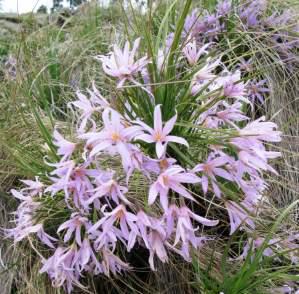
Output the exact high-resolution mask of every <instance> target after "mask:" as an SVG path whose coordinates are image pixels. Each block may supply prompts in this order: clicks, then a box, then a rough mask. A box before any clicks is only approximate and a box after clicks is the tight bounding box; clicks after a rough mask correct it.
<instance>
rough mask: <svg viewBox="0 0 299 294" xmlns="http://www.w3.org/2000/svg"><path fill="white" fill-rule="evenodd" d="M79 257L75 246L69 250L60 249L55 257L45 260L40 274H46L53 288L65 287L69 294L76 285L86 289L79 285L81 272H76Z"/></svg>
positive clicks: (55, 253)
mask: <svg viewBox="0 0 299 294" xmlns="http://www.w3.org/2000/svg"><path fill="white" fill-rule="evenodd" d="M77 256H78V252H77V249H76V248H75V247H73V246H72V247H69V248H63V247H58V248H57V249H56V251H55V252H54V255H52V256H51V257H49V258H48V259H47V260H45V259H44V260H43V266H42V268H41V269H40V273H45V272H46V273H47V274H48V275H49V277H50V279H51V280H52V285H53V287H55V288H59V287H61V286H65V288H66V290H67V292H68V293H69V294H70V293H71V292H72V290H73V286H74V285H76V286H78V287H81V288H84V286H83V285H81V284H80V283H79V278H80V272H79V271H77V270H76V266H77V264H76V263H77V260H78V257H77Z"/></svg>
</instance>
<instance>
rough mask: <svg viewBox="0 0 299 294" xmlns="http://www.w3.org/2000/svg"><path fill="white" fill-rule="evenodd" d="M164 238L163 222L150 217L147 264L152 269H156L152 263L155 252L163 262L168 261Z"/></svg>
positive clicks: (165, 236)
mask: <svg viewBox="0 0 299 294" xmlns="http://www.w3.org/2000/svg"><path fill="white" fill-rule="evenodd" d="M166 238H167V235H166V231H165V229H164V225H163V223H162V222H161V221H160V220H158V219H155V218H151V227H150V232H149V234H148V238H147V241H148V245H149V248H148V249H149V252H150V256H149V264H150V267H151V269H152V270H153V271H155V270H156V268H155V265H154V256H155V254H156V255H157V257H158V258H159V259H160V260H161V261H162V262H163V263H165V262H167V261H168V255H167V251H166V248H165V242H166Z"/></svg>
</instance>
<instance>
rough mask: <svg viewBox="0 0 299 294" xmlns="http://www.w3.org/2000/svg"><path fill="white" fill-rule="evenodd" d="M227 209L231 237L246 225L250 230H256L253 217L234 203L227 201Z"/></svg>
mask: <svg viewBox="0 0 299 294" xmlns="http://www.w3.org/2000/svg"><path fill="white" fill-rule="evenodd" d="M225 207H226V209H227V212H228V215H229V220H230V227H231V229H230V235H232V234H233V233H234V232H235V231H236V230H237V229H239V228H241V227H243V228H244V226H245V225H246V226H247V227H248V228H249V229H254V228H255V225H254V222H253V220H252V219H251V217H250V216H249V215H248V213H247V212H246V211H245V209H244V208H242V207H241V206H240V205H238V204H237V203H236V202H234V201H226V202H225Z"/></svg>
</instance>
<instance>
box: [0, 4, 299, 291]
mask: <svg viewBox="0 0 299 294" xmlns="http://www.w3.org/2000/svg"><path fill="white" fill-rule="evenodd" d="M53 2H54V3H53V8H52V10H51V14H47V13H46V7H40V8H39V9H38V11H37V13H29V14H24V15H12V14H0V64H1V66H0V89H1V91H0V224H1V227H7V226H9V219H10V215H9V214H10V212H12V211H13V210H14V209H15V207H16V202H15V201H14V199H12V197H11V196H10V194H9V190H10V189H11V188H12V187H16V186H18V185H19V183H18V179H21V178H28V177H33V176H34V175H36V174H39V173H40V171H44V170H46V169H47V166H46V165H45V164H44V161H43V149H44V148H45V143H48V144H49V145H51V133H52V131H53V128H54V126H55V125H59V126H60V128H62V129H64V130H65V131H66V132H70V130H71V126H72V123H73V122H72V121H71V116H70V113H69V109H68V108H67V103H68V102H69V101H71V100H73V99H74V92H75V91H76V90H77V89H86V88H88V87H89V86H90V81H92V80H95V81H96V82H97V86H98V87H99V89H100V90H101V91H102V92H103V93H104V94H107V95H110V93H109V91H108V90H109V89H107V87H106V86H105V81H104V78H103V76H102V73H101V68H100V65H99V64H98V63H95V62H94V60H93V56H95V55H97V54H99V53H100V52H107V51H108V49H109V46H110V44H112V43H114V42H119V41H120V40H123V39H124V37H123V36H122V35H123V34H126V31H127V30H128V25H130V30H133V31H134V32H135V33H137V34H138V31H139V29H140V30H143V29H144V28H138V27H137V26H136V24H140V23H141V22H140V20H142V19H143V18H144V15H143V14H142V13H141V11H142V7H143V6H144V5H145V4H146V3H144V2H138V3H137V4H138V5H137V6H135V8H133V7H132V6H130V5H129V3H126V4H127V5H122V4H123V3H122V1H111V5H109V6H107V7H105V8H104V7H101V6H100V5H99V4H98V3H97V2H96V1H90V2H86V1H83V0H77V1H75V0H73V1H72V0H70V1H69V2H70V3H69V4H70V8H67V9H64V8H62V7H61V1H60V0H56V1H53ZM83 2H86V3H83ZM170 2H171V1H167V0H161V1H156V8H155V11H154V12H151V13H153V14H154V15H155V18H154V19H153V27H154V29H155V28H156V29H157V28H159V25H160V24H161V22H162V21H163V16H164V14H165V11H166V10H167V8H168V7H169V5H170ZM194 2H197V1H194ZM199 2H200V5H202V7H204V8H207V9H212V8H213V5H214V6H215V3H216V1H199ZM199 2H198V3H199ZM198 3H196V4H198ZM271 5H273V6H274V7H276V8H277V7H278V8H277V9H281V8H282V7H286V8H292V9H295V10H296V11H298V3H297V1H293V0H288V1H280V0H276V1H275V0H273V1H271ZM124 7H126V8H124ZM125 9H126V10H125ZM136 19H137V23H136V22H135V21H136ZM294 21H297V22H298V19H296V20H294ZM169 22H171V20H170V19H169ZM148 24H149V23H148V20H147V21H146V22H144V26H145V29H146V25H148ZM240 37H241V38H242V44H243V46H246V48H248V49H249V50H250V52H251V53H252V54H254V52H262V53H263V54H262V55H261V58H259V59H258V60H256V61H255V62H256V66H257V68H258V70H259V74H260V73H261V72H262V75H263V77H265V78H266V79H267V80H268V81H269V84H270V88H271V92H270V95H269V97H267V99H266V103H265V107H264V108H257V109H256V114H264V113H265V114H266V115H267V117H268V118H270V119H271V120H273V121H274V122H276V123H277V124H278V125H279V127H280V129H281V130H282V131H283V133H284V140H283V142H282V143H281V144H280V146H279V148H280V149H281V151H283V158H282V159H281V160H280V162H278V163H277V166H276V168H277V170H278V171H279V176H277V177H272V178H269V182H270V183H271V187H270V189H269V190H268V192H267V193H268V194H269V195H268V197H269V199H270V200H271V201H270V203H271V206H269V210H271V213H270V214H269V215H270V218H268V219H267V220H266V221H267V222H268V224H269V227H271V230H270V231H269V235H268V237H269V238H272V237H273V236H274V235H275V236H277V235H279V234H281V233H283V232H285V231H287V230H288V229H289V228H290V227H292V228H293V227H297V228H298V226H297V224H298V220H299V216H298V214H299V210H298V205H297V204H296V202H295V201H296V200H297V199H298V193H299V95H298V94H299V83H298V80H299V52H297V55H296V54H295V55H294V56H293V59H294V60H293V67H292V69H291V70H290V69H289V68H288V67H287V66H286V65H285V64H284V63H282V62H281V60H280V58H279V56H277V54H276V52H275V50H274V48H272V47H271V46H270V45H269V44H270V42H269V43H267V42H261V41H260V40H259V39H258V38H254V33H253V32H250V31H248V32H246V31H244V30H243V31H242V32H238V34H236V35H235V36H233V37H231V39H230V40H229V42H228V43H226V44H221V46H223V51H225V50H227V52H228V56H230V58H231V59H232V60H233V59H234V58H235V54H236V52H238V51H236V50H231V48H233V47H234V46H236V47H238V46H240V44H239V42H240ZM295 37H297V38H298V37H299V36H295ZM265 38H266V39H267V32H265ZM269 38H270V37H269ZM241 54H244V53H241ZM112 94H113V93H112ZM254 115H255V114H253V116H254ZM70 135H71V134H70ZM290 205H293V207H292V208H294V209H292V210H291V209H290V208H289V207H290ZM296 205H297V206H296ZM286 209H287V210H286ZM262 230H264V228H262ZM1 235H2V234H1ZM2 237H3V238H2V240H0V247H1V250H0V288H1V293H3V294H6V293H7V294H8V293H20V294H23V293H24V294H43V293H45V294H48V293H64V291H63V290H62V289H54V288H52V287H51V284H50V282H49V280H48V278H47V277H46V276H45V275H40V274H38V271H39V268H40V264H38V263H37V259H36V257H35V255H34V252H32V251H31V250H30V249H29V246H28V245H26V244H24V245H23V248H20V247H16V248H14V247H13V246H11V243H10V242H9V240H7V239H5V238H4V236H3V235H2ZM229 242H231V243H233V242H234V240H230V241H229ZM205 250H207V252H203V253H201V256H200V257H199V258H198V259H196V260H194V262H193V263H192V264H191V265H188V264H186V263H183V262H182V261H181V260H178V259H176V258H175V257H173V259H172V262H171V264H168V265H162V264H159V268H158V271H157V272H149V271H148V269H146V268H145V265H144V263H143V262H142V260H140V256H132V258H131V259H132V260H134V261H135V263H136V265H137V266H139V268H140V270H138V271H136V272H133V273H130V274H127V275H125V276H123V277H120V278H119V279H116V278H115V279H112V278H111V279H107V278H102V277H101V278H98V279H96V280H91V279H90V280H89V281H88V283H89V285H90V291H91V292H90V293H104V291H105V292H107V293H211V294H213V293H215V294H216V293H217V294H218V293H219V292H220V291H221V289H226V291H224V293H225V294H234V293H236V294H237V293H260V294H263V293H282V292H278V291H280V290H279V289H280V288H279V287H280V286H281V285H283V284H284V283H285V282H286V281H287V282H288V283H289V284H291V285H293V286H294V289H296V287H297V286H298V284H296V282H298V267H296V266H291V265H289V266H285V265H284V266H283V267H282V266H280V265H278V264H276V263H275V261H274V262H273V260H272V261H269V260H264V259H263V258H262V257H261V255H259V254H257V255H256V257H254V258H256V262H253V263H249V262H245V263H244V264H237V263H234V264H231V263H230V261H229V258H228V256H227V254H221V252H222V253H223V252H226V250H229V249H226V247H225V245H224V244H223V243H221V242H219V244H218V243H217V244H215V247H214V248H207V249H205ZM210 251H213V252H214V254H213V255H212V256H213V258H209V259H207V258H206V257H210V256H211V254H210V253H211V252H210ZM250 258H251V256H250V255H249V259H250ZM224 273H226V274H224ZM87 279H88V278H87ZM296 285H297V286H296ZM272 289H278V290H273V291H277V292H271V291H272ZM80 291H81V290H80ZM80 291H79V292H78V293H81V292H80Z"/></svg>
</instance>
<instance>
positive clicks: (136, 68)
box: [97, 38, 149, 88]
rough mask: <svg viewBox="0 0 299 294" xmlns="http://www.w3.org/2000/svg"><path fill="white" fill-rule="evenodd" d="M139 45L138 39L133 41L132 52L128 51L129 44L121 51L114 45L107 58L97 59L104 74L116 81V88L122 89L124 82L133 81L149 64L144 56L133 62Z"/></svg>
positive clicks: (100, 56)
mask: <svg viewBox="0 0 299 294" xmlns="http://www.w3.org/2000/svg"><path fill="white" fill-rule="evenodd" d="M139 43H140V38H138V39H136V40H135V42H134V45H133V49H132V51H130V44H129V42H126V44H125V47H124V49H123V51H122V50H121V49H120V48H119V47H118V46H117V45H114V47H113V52H110V53H109V55H108V56H104V55H99V56H98V57H97V58H98V59H99V60H100V61H101V62H102V65H103V70H104V72H105V73H106V74H107V75H110V76H112V77H114V78H117V79H118V84H117V87H118V88H120V87H122V86H123V84H124V83H125V81H126V80H133V79H134V77H135V76H136V75H137V74H138V72H141V71H142V69H143V68H144V67H145V66H146V65H147V64H148V62H149V61H148V59H147V57H146V56H144V57H142V58H140V59H139V60H137V61H135V60H134V59H135V54H136V51H137V50H138V48H139Z"/></svg>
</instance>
